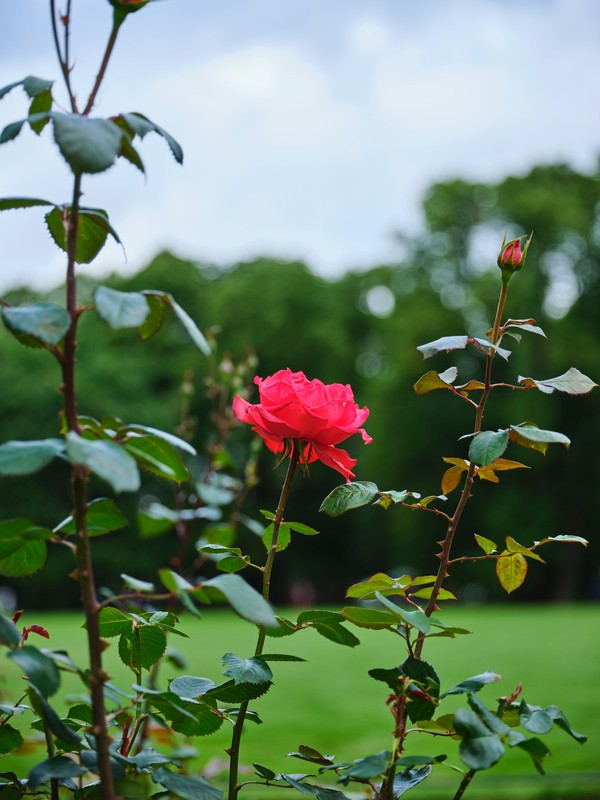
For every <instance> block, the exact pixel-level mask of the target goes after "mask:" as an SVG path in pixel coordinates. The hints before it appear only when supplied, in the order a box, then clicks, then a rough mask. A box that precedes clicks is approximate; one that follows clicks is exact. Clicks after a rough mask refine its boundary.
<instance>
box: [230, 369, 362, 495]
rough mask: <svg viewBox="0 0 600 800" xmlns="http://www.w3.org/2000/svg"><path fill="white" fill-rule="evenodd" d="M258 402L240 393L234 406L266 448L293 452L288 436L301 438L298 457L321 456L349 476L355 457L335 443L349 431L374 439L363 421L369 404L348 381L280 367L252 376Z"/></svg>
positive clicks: (308, 459) (305, 460) (304, 459)
mask: <svg viewBox="0 0 600 800" xmlns="http://www.w3.org/2000/svg"><path fill="white" fill-rule="evenodd" d="M254 383H256V384H257V386H258V392H259V396H260V403H258V404H257V405H251V404H250V403H248V402H247V401H246V400H244V399H243V398H242V397H240V395H237V396H236V397H235V399H234V401H233V412H234V414H235V415H236V417H237V418H238V419H239V420H240V421H241V422H246V423H247V424H248V425H252V430H253V431H255V432H256V433H258V435H259V436H261V437H262V438H263V439H264V441H265V443H266V445H267V447H268V448H269V450H271V452H273V453H282V454H283V457H284V458H285V457H287V456H291V453H292V447H291V442H292V441H295V442H301V443H302V444H301V447H302V454H301V457H302V462H303V463H304V464H309V463H310V462H312V461H321V462H322V463H323V464H326V465H327V466H328V467H331V468H332V469H335V470H337V471H338V472H341V474H342V475H343V476H344V478H346V480H347V481H349V480H351V478H354V473H353V472H352V467H353V466H354V465H355V464H356V459H354V458H351V457H350V455H349V454H348V453H347V452H346V451H345V450H341V449H340V448H338V447H336V445H338V444H340V442H343V441H344V440H345V439H347V438H348V437H349V436H352V435H353V434H360V435H361V437H362V440H363V442H364V443H365V444H369V443H370V442H371V441H372V439H371V437H370V436H369V434H368V433H367V432H366V430H365V429H364V428H363V427H362V426H363V424H364V422H365V420H366V419H367V417H368V416H369V409H368V408H360V407H359V406H358V405H357V404H356V403H355V402H354V395H353V394H352V389H351V388H350V386H343V385H342V384H340V383H331V384H326V383H322V382H321V381H319V380H312V381H310V380H308V378H307V377H306V376H305V375H304V373H303V372H292V371H291V369H282V370H279V372H276V373H275V375H271V376H269V377H268V378H264V379H263V378H258V377H257V378H255V379H254Z"/></svg>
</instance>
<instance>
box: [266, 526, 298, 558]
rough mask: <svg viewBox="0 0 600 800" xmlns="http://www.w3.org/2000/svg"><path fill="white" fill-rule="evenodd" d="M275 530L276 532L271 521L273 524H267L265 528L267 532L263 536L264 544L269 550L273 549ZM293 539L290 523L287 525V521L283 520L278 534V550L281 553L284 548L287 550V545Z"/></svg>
mask: <svg viewBox="0 0 600 800" xmlns="http://www.w3.org/2000/svg"><path fill="white" fill-rule="evenodd" d="M273 532H274V526H273V524H272V523H271V525H267V527H266V528H265V532H264V533H263V536H262V540H263V544H264V546H265V548H266V550H267V551H269V550H270V549H271V544H272V542H273ZM291 540H292V532H291V530H290V527H289V525H286V524H285V522H282V523H281V525H280V526H279V531H278V534H277V547H276V550H277V552H278V553H279V552H281V551H282V550H285V549H286V547H287V546H288V545H289V543H290V542H291Z"/></svg>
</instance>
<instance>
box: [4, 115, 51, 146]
mask: <svg viewBox="0 0 600 800" xmlns="http://www.w3.org/2000/svg"><path fill="white" fill-rule="evenodd" d="M51 116H52V114H51V112H50V113H49V112H42V113H40V114H32V115H31V116H28V117H25V119H19V120H17V121H16V122H10V123H9V124H8V125H6V126H5V127H4V129H3V130H2V133H0V144H5V143H6V142H10V141H12V140H13V139H16V137H17V136H18V135H19V134H20V133H21V131H22V130H23V125H25V123H26V122H28V123H29V124H30V125H32V124H36V123H39V122H43V121H45V120H47V119H49V118H50V117H51Z"/></svg>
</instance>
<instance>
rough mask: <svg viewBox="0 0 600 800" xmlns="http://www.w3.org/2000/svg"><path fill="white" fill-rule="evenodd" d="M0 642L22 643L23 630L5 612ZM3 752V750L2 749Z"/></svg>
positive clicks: (1, 625) (1, 622)
mask: <svg viewBox="0 0 600 800" xmlns="http://www.w3.org/2000/svg"><path fill="white" fill-rule="evenodd" d="M0 643H2V644H6V645H8V646H9V647H10V646H11V645H14V644H16V645H20V644H21V632H20V631H19V629H18V628H17V626H16V625H15V623H14V622H13V621H12V620H10V619H9V618H8V617H5V616H4V614H0ZM0 752H1V751H0Z"/></svg>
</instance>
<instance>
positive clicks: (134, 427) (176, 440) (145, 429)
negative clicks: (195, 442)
mask: <svg viewBox="0 0 600 800" xmlns="http://www.w3.org/2000/svg"><path fill="white" fill-rule="evenodd" d="M119 433H141V434H147V435H148V436H156V437H157V438H159V439H163V440H164V441H165V442H168V443H169V444H172V445H173V447H178V448H179V449H180V450H185V452H186V453H189V454H190V455H191V456H195V455H197V453H196V450H195V448H194V447H192V445H191V444H190V443H189V442H186V441H185V439H181V438H180V437H179V436H175V435H174V434H172V433H169V432H168V431H161V430H160V429H159V428H151V427H150V426H148V425H138V424H137V423H135V424H129V425H123V426H122V427H121V428H119Z"/></svg>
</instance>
